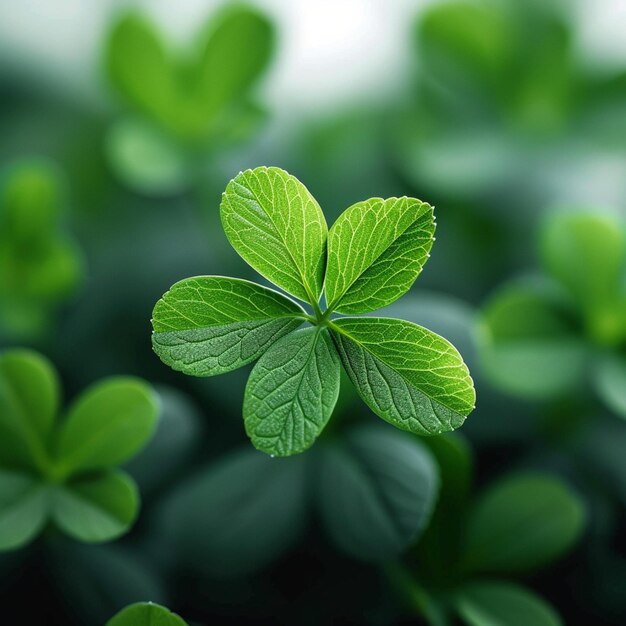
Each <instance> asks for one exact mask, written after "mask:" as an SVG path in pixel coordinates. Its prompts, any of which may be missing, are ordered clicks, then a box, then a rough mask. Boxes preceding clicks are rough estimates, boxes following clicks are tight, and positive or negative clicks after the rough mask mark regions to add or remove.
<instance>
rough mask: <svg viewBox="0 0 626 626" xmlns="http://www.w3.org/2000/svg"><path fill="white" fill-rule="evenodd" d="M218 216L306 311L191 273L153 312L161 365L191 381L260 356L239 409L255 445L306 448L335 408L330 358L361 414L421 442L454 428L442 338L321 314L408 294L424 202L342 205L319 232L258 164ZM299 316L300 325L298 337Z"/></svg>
mask: <svg viewBox="0 0 626 626" xmlns="http://www.w3.org/2000/svg"><path fill="white" fill-rule="evenodd" d="M221 215H222V223H223V225H224V230H225V231H226V235H227V237H228V239H229V241H230V243H231V245H232V246H233V248H235V250H236V251H237V252H238V253H239V254H240V255H241V257H242V258H243V259H244V260H245V261H247V262H248V263H249V264H250V265H251V266H252V267H253V268H254V269H256V270H257V271H258V272H259V273H261V274H262V275H263V276H265V277H266V278H268V279H269V280H271V281H272V282H274V283H275V284H276V285H278V286H279V287H281V288H282V289H284V290H285V291H287V292H288V293H290V294H292V295H294V296H296V297H297V298H299V299H300V300H302V301H304V302H306V303H307V304H308V305H309V306H310V307H311V308H312V311H313V315H310V314H309V313H307V312H306V311H305V310H304V309H303V308H302V307H301V306H300V305H298V304H296V302H294V301H293V300H291V299H290V298H287V297H286V296H284V295H282V294H280V293H279V292H277V291H274V290H272V289H269V288H267V287H262V286H261V285H258V284H256V283H252V282H248V281H244V280H239V279H234V278H225V277H221V276H198V277H195V278H189V279H186V280H183V281H180V282H178V283H176V284H175V285H174V286H173V287H172V288H171V289H170V290H169V291H168V292H167V293H166V294H165V295H164V296H163V298H162V299H161V300H159V302H158V303H157V304H156V306H155V308H154V312H153V320H152V323H153V328H154V332H153V335H152V339H153V346H154V350H155V352H156V353H157V354H158V355H159V357H160V358H161V359H162V361H163V362H164V363H166V364H168V365H170V366H171V367H173V368H174V369H176V370H179V371H181V372H184V373H186V374H190V375H192V376H213V375H216V374H223V373H225V372H228V371H230V370H233V369H237V368H239V367H242V366H243V365H246V364H248V363H251V362H252V361H255V360H257V359H259V361H258V363H257V364H256V365H255V367H254V369H253V370H252V373H251V375H250V378H249V379H248V384H247V387H246V393H245V397H244V407H243V414H244V422H245V426H246V431H247V433H248V435H249V436H250V438H251V440H252V443H253V444H254V445H255V447H256V448H258V449H259V450H262V451H263V452H267V453H268V454H271V455H278V456H289V455H291V454H297V453H299V452H302V451H303V450H305V449H307V448H308V447H310V446H311V445H312V444H313V442H314V441H315V439H316V438H317V436H318V435H319V434H320V433H321V432H322V430H323V429H324V427H325V425H326V423H327V422H328V420H329V418H330V416H331V414H332V412H333V409H334V406H335V403H336V401H337V396H338V393H339V386H340V385H339V382H340V371H341V368H340V363H343V366H344V368H345V371H346V372H347V374H348V376H349V377H350V380H351V381H352V383H353V384H354V386H355V387H356V389H357V391H358V393H359V395H360V396H361V398H362V399H363V400H364V402H365V403H366V404H367V405H368V406H369V407H370V408H371V409H372V411H374V413H376V414H377V415H379V416H380V417H382V418H383V419H384V420H386V421H388V422H389V423H391V424H393V425H394V426H396V427H398V428H401V429H404V430H408V431H411V432H414V433H417V434H420V435H432V434H437V433H442V432H446V431H449V430H454V429H455V428H458V427H459V426H460V425H461V424H462V423H463V422H464V420H465V417H466V416H467V415H469V413H470V412H471V411H472V410H473V408H474V402H475V392H474V386H473V382H472V379H471V377H470V375H469V371H468V369H467V367H466V366H465V364H464V362H463V359H462V357H461V355H460V354H459V353H458V351H457V350H456V348H454V346H453V345H452V344H450V343H449V342H448V341H446V340H445V339H444V338H443V337H440V336H439V335H437V334H435V333H433V332H431V331H429V330H427V329H426V328H423V327H421V326H417V325H416V324H412V323H410V322H405V321H403V320H397V319H392V318H382V317H343V318H331V314H333V313H335V312H337V313H344V314H362V313H368V312H371V311H374V310H376V309H379V308H381V307H383V306H385V305H387V304H390V303H391V302H393V301H395V300H397V299H398V298H399V297H401V296H402V295H404V294H405V293H406V292H407V291H408V290H409V289H410V287H411V285H412V284H413V282H414V281H415V279H416V278H417V276H418V275H419V274H420V272H421V270H422V267H423V266H424V264H425V263H426V261H427V260H428V257H429V256H430V249H431V247H432V244H433V241H434V232H435V221H434V215H433V209H432V207H431V206H430V205H428V204H427V203H425V202H421V201H420V200H415V199H413V198H406V197H403V198H388V199H386V200H383V199H382V198H371V199H369V200H365V201H363V202H358V203H356V204H354V205H352V206H351V207H349V208H348V209H346V211H345V212H344V213H343V214H342V215H341V216H340V217H339V218H338V219H337V221H336V222H335V224H334V225H333V226H332V228H331V229H330V231H329V230H328V227H327V225H326V220H325V219H324V214H323V213H322V210H321V208H320V207H319V205H318V204H317V202H316V201H315V198H313V196H312V195H311V194H310V193H309V191H308V190H307V189H306V187H305V186H304V185H303V184H302V183H301V182H300V181H298V180H297V179H296V178H295V177H294V176H291V175H289V174H288V173H287V172H285V171H284V170H281V169H279V168H275V167H271V168H266V167H259V168H257V169H255V170H247V171H246V172H242V173H240V174H239V175H238V176H237V177H235V178H234V179H233V180H232V181H231V182H230V183H229V184H228V186H227V188H226V191H225V192H224V195H223V198H222V204H221ZM323 291H324V292H325V300H326V307H327V308H326V310H324V311H323V310H322V308H321V307H320V304H319V303H320V299H321V297H322V292H323ZM304 322H309V323H310V324H311V325H312V326H311V327H310V328H306V329H303V330H296V329H298V327H299V326H301V325H302V324H303V323H304Z"/></svg>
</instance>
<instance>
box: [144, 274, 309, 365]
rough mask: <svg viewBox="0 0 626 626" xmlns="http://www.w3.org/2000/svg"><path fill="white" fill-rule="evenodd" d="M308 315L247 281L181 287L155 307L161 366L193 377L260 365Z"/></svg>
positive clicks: (212, 279)
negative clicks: (278, 342) (256, 362)
mask: <svg viewBox="0 0 626 626" xmlns="http://www.w3.org/2000/svg"><path fill="white" fill-rule="evenodd" d="M303 315H304V311H303V310H302V309H301V308H300V306H298V305H297V304H296V303H295V302H292V301H291V300H290V299H289V298H286V297H285V296H283V295H281V294H280V293H278V292H277V291H274V290H273V289H268V288H267V287H262V286H261V285H257V284H255V283H251V282H248V281H247V280H239V279H236V278H224V277H221V276H198V277H196V278H188V279H186V280H181V281H180V282H178V283H176V284H175V285H174V286H173V287H172V288H171V289H170V290H169V291H168V292H167V293H166V294H165V295H164V296H163V297H162V298H161V300H159V301H158V302H157V304H156V306H155V307H154V312H153V313H152V317H153V319H152V326H153V328H154V333H153V335H152V345H153V347H154V351H155V352H156V353H157V354H158V355H159V357H160V358H161V360H162V361H163V362H164V363H166V364H167V365H169V366H170V367H172V368H174V369H175V370H178V371H181V372H184V373H185V374H190V375H193V376H213V375H215V374H223V373H225V372H229V371H231V370H233V369H237V368H238V367H242V366H243V365H246V364H247V363H251V362H252V361H256V359H258V358H259V357H260V356H261V355H262V354H263V353H264V352H265V351H266V350H267V349H268V348H269V346H271V345H272V344H273V343H274V342H275V341H276V340H277V339H279V338H280V337H282V336H283V335H286V334H287V333H290V332H291V331H292V330H295V329H296V328H297V327H298V326H300V325H301V324H302V322H303V321H304V319H303V317H302V316H303Z"/></svg>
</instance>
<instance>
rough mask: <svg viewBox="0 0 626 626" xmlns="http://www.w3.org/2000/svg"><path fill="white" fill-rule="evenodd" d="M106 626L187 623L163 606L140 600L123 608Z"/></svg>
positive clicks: (174, 625) (168, 625)
mask: <svg viewBox="0 0 626 626" xmlns="http://www.w3.org/2000/svg"><path fill="white" fill-rule="evenodd" d="M106 626H187V623H186V622H185V621H183V620H182V619H181V618H180V617H178V615H176V614H175V613H172V612H171V611H169V610H168V609H166V608H165V607H163V606H159V605H158V604H152V603H151V602H138V603H137V604H132V605H131V606H127V607H126V608H125V609H123V610H121V611H120V612H119V613H118V614H117V615H116V616H115V617H113V618H112V619H110V620H109V621H108V622H107V624H106Z"/></svg>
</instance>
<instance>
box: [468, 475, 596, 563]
mask: <svg viewBox="0 0 626 626" xmlns="http://www.w3.org/2000/svg"><path fill="white" fill-rule="evenodd" d="M585 517H586V516H585V509H584V507H583V504H582V502H581V501H580V499H579V497H578V496H577V495H576V494H575V493H574V492H573V491H572V490H571V489H570V488H569V487H568V486H567V485H565V484H564V483H563V482H561V481H560V480H558V479H557V478H554V477H553V476H550V475H549V474H538V473H528V474H514V475H512V476H509V477H507V478H505V479H503V480H501V481H500V482H499V483H496V484H495V485H494V486H492V487H490V488H489V489H487V490H486V491H485V492H484V493H483V494H482V495H481V497H480V499H479V500H478V501H477V502H476V505H475V506H474V508H473V510H472V511H471V513H470V516H469V519H468V527H467V537H466V545H465V554H464V557H463V561H464V563H465V567H466V568H467V569H469V570H472V571H490V572H497V571H503V572H515V571H526V570H532V569H536V568H538V567H541V566H544V565H546V564H548V563H550V562H551V561H554V560H555V559H557V558H558V557H560V556H561V555H563V554H564V553H565V552H567V551H568V550H569V549H571V548H572V546H573V545H574V544H575V543H576V542H577V541H578V539H579V538H580V536H581V534H582V532H583V530H584V526H585Z"/></svg>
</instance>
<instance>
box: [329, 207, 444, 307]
mask: <svg viewBox="0 0 626 626" xmlns="http://www.w3.org/2000/svg"><path fill="white" fill-rule="evenodd" d="M434 233H435V221H434V216H433V209H432V207H431V206H430V205H429V204H426V203H425V202H421V201H420V200H415V199H414V198H406V197H404V198H389V199H387V200H383V199H381V198H371V199H370V200H365V201H364V202H358V203H357V204H354V205H352V206H351V207H350V208H348V209H346V210H345V211H344V213H343V214H342V215H340V216H339V219H338V220H337V221H336V222H335V223H334V224H333V226H332V228H331V229H330V232H329V233H328V269H327V272H326V283H325V289H326V301H327V302H328V308H329V309H330V310H332V311H339V312H340V313H367V312H369V311H374V310H375V309H379V308H381V307H383V306H386V305H387V304H390V303H391V302H393V301H394V300H397V299H398V298H399V297H400V296H402V295H403V294H405V293H406V292H407V291H408V290H409V288H410V287H411V285H412V284H413V282H414V281H415V279H416V278H417V276H418V275H419V273H420V272H421V271H422V267H423V266H424V264H425V263H426V261H427V260H428V256H429V253H430V249H431V247H432V244H433V239H434Z"/></svg>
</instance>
